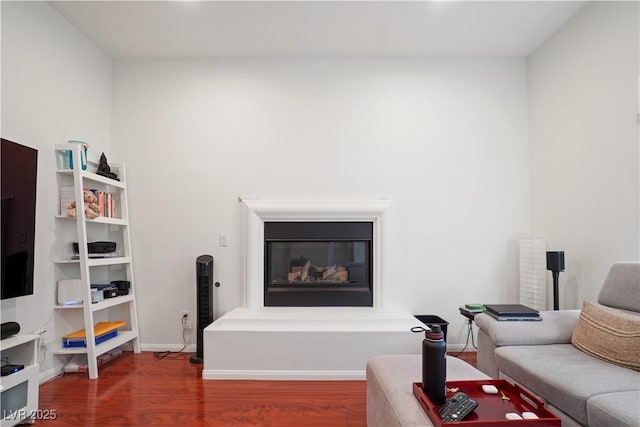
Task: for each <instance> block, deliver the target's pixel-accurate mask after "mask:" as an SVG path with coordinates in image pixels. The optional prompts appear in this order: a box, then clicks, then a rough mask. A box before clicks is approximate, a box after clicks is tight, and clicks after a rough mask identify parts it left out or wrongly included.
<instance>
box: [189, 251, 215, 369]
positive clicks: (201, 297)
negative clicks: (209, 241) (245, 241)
mask: <svg viewBox="0 0 640 427" xmlns="http://www.w3.org/2000/svg"><path fill="white" fill-rule="evenodd" d="M196 302H197V314H196V318H197V319H198V320H197V328H198V337H197V340H198V341H197V343H196V352H195V353H194V354H193V355H192V356H191V359H189V360H190V361H191V363H198V364H202V357H203V356H202V354H203V351H202V347H203V346H204V343H203V338H204V328H206V327H207V326H209V325H210V324H211V322H213V257H212V256H211V255H200V256H199V257H198V258H196Z"/></svg>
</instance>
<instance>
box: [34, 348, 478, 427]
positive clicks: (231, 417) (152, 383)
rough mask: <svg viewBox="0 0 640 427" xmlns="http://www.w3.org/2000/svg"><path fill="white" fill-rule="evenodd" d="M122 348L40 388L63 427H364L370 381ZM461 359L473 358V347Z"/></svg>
mask: <svg viewBox="0 0 640 427" xmlns="http://www.w3.org/2000/svg"><path fill="white" fill-rule="evenodd" d="M188 356H189V355H186V356H185V357H182V358H179V359H156V358H154V357H153V354H152V353H147V352H144V353H140V354H134V353H124V355H123V356H121V357H120V358H118V359H116V360H114V361H112V362H109V363H107V364H106V365H104V366H102V367H101V368H100V378H99V379H97V380H89V379H88V378H87V376H86V374H65V375H64V376H63V377H62V378H58V379H56V380H53V381H50V382H48V383H45V384H42V385H41V386H40V410H42V412H43V413H48V412H47V411H50V410H55V413H56V419H55V420H38V421H37V424H36V425H47V426H49V425H51V426H54V425H59V426H100V427H109V426H216V427H254V426H256V427H258V426H260V427H287V426H296V427H297V426H305V427H327V426H331V427H341V426H344V427H365V426H366V383H365V381H237V380H234V381H219V380H215V381H214V380H207V381H204V380H202V379H201V374H202V366H198V365H193V364H191V363H190V362H189V359H188ZM460 357H461V358H462V359H465V360H466V361H468V362H470V363H472V364H475V353H463V354H462V355H461V356H460Z"/></svg>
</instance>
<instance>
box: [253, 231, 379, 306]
mask: <svg viewBox="0 0 640 427" xmlns="http://www.w3.org/2000/svg"><path fill="white" fill-rule="evenodd" d="M264 240H265V241H264V245H265V250H264V254H265V262H264V266H265V271H264V305H265V306H285V307H321V306H343V307H372V306H373V286H372V280H371V278H372V276H373V273H372V250H373V249H372V248H373V245H372V243H373V223H372V222H330V221H329V222H267V221H265V223H264Z"/></svg>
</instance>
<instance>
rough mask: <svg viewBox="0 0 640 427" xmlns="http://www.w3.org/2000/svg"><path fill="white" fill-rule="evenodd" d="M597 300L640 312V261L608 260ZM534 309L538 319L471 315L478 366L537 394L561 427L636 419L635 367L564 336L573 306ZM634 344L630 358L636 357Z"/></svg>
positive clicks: (630, 426)
mask: <svg viewBox="0 0 640 427" xmlns="http://www.w3.org/2000/svg"><path fill="white" fill-rule="evenodd" d="M598 303H599V304H601V305H603V306H607V307H611V308H614V309H616V310H620V311H622V312H623V313H631V314H632V317H631V318H632V319H636V318H635V317H633V316H639V317H640V264H639V263H617V264H614V265H613V266H612V268H611V270H610V271H609V274H608V275H607V278H606V279H605V282H604V284H603V286H602V289H601V290H600V294H599V296H598ZM622 315H623V316H626V314H622ZM541 316H542V318H543V320H542V321H541V322H518V321H516V322H508V321H506V322H505V321H501V322H500V321H497V320H495V319H493V318H492V317H490V316H489V315H487V314H484V313H482V314H478V315H476V317H475V322H476V324H477V326H478V328H479V331H478V368H479V369H480V370H481V371H483V372H484V373H486V374H487V375H489V376H491V377H494V378H507V379H509V380H512V381H514V382H517V383H519V384H521V385H523V386H524V387H525V388H527V389H529V390H531V391H532V392H533V393H535V394H537V395H538V396H540V397H541V398H542V399H543V400H544V401H545V405H546V406H547V407H548V408H549V409H550V410H551V411H552V412H554V413H555V414H557V415H558V417H560V418H561V419H562V425H563V427H572V426H590V427H640V372H638V371H636V370H634V369H630V368H626V367H622V366H619V365H617V364H613V363H610V362H607V361H605V360H602V359H600V358H596V357H593V356H591V355H589V354H588V353H586V352H584V351H581V350H579V349H578V348H577V347H575V346H574V345H573V344H572V343H571V338H572V335H573V332H574V329H575V328H576V326H577V325H578V319H579V317H580V310H559V311H543V312H541ZM632 321H633V322H635V320H632ZM632 342H633V343H637V339H635V340H634V341H632ZM633 346H636V344H633ZM636 350H637V351H634V353H635V355H631V356H630V357H631V358H632V359H633V358H640V348H637V349H636ZM635 360H636V361H637V360H638V359H635Z"/></svg>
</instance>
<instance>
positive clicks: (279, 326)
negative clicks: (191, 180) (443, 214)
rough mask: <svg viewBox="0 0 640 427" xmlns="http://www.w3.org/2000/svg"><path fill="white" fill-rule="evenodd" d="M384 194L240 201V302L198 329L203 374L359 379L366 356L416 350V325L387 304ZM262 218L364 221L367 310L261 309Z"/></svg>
mask: <svg viewBox="0 0 640 427" xmlns="http://www.w3.org/2000/svg"><path fill="white" fill-rule="evenodd" d="M390 204H391V202H390V200H388V199H370V200H268V199H244V200H242V209H243V213H242V215H243V216H242V230H243V241H242V242H243V248H242V265H243V269H242V272H243V274H242V283H241V300H242V307H241V308H236V309H234V310H232V311H230V312H228V313H226V314H225V315H223V316H222V317H220V318H219V319H217V320H216V321H215V322H213V323H212V324H211V325H209V326H208V327H207V328H206V329H205V330H204V369H203V372H202V377H203V378H204V379H326V380H329V379H331V380H335V379H344V380H347V379H364V378H365V368H366V363H367V360H369V359H370V358H372V357H374V356H377V355H381V354H403V353H405V354H406V353H419V352H420V348H421V347H420V345H421V342H422V337H420V336H419V334H415V333H412V332H411V331H410V329H411V327H413V326H416V325H419V324H420V323H419V322H418V321H417V320H416V319H415V318H414V317H413V316H412V315H411V314H410V313H408V312H406V311H403V310H399V309H397V308H393V309H391V308H389V307H387V304H386V301H385V293H386V292H387V290H386V289H385V288H386V286H385V285H388V284H387V283H385V274H384V272H385V257H384V252H383V250H384V245H383V241H384V239H385V236H386V235H387V234H388V233H389V224H386V223H385V216H384V211H385V209H387V208H388V207H389V205H390ZM265 221H317V222H324V221H355V222H358V221H360V222H364V221H370V222H372V224H373V236H374V238H373V245H372V250H373V254H372V258H373V259H372V270H373V271H372V287H373V292H374V293H373V307H364V308H363V307H265V306H264V257H265V255H264V247H265V243H264V222H265Z"/></svg>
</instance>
